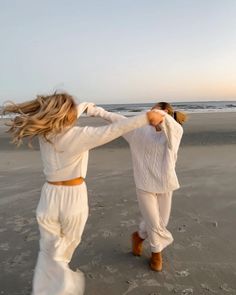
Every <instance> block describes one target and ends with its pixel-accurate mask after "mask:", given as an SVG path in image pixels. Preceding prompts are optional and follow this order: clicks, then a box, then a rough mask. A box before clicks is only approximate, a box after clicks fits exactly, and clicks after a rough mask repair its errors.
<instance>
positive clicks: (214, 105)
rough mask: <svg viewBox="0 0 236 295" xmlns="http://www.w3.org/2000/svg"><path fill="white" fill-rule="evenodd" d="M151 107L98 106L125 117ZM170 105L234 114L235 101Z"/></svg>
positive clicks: (184, 110)
mask: <svg viewBox="0 0 236 295" xmlns="http://www.w3.org/2000/svg"><path fill="white" fill-rule="evenodd" d="M153 105H154V103H132V104H98V106H101V107H103V108H104V109H106V110H107V111H110V112H116V113H120V114H122V115H125V116H134V115H135V114H137V113H144V112H146V111H147V110H150V108H151V107H152V106H153ZM171 105H172V106H173V107H174V109H175V110H178V111H183V112H186V113H211V112H236V101H206V102H205V101H204V102H173V103H171ZM0 113H1V112H0ZM6 117H8V116H1V114H0V118H6Z"/></svg>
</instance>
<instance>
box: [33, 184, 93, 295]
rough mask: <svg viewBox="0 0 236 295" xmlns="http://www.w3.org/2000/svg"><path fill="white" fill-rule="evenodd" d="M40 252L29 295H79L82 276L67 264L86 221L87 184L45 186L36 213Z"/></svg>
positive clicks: (82, 281)
mask: <svg viewBox="0 0 236 295" xmlns="http://www.w3.org/2000/svg"><path fill="white" fill-rule="evenodd" d="M36 216H37V221H38V224H39V230H40V251H39V255H38V261H37V264H36V268H35V273H34V279H33V291H32V295H82V294H84V285H85V282H84V275H83V273H82V272H80V271H76V272H74V271H72V270H71V269H70V268H69V266H68V263H69V262H70V260H71V258H72V255H73V253H74V251H75V249H76V247H77V246H78V244H79V243H80V241H81V236H82V233H83V230H84V226H85V223H86V221H87V217H88V198H87V188H86V184H85V183H82V184H81V185H76V186H57V185H51V184H49V183H45V184H44V186H43V188H42V192H41V198H40V201H39V204H38V207H37V211H36Z"/></svg>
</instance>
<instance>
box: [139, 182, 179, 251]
mask: <svg viewBox="0 0 236 295" xmlns="http://www.w3.org/2000/svg"><path fill="white" fill-rule="evenodd" d="M136 192H137V198H138V203H139V208H140V211H141V214H142V218H143V219H142V221H141V222H140V224H139V231H138V233H139V236H140V237H141V238H142V239H146V238H148V239H149V243H150V246H151V250H152V252H154V253H157V252H161V251H162V250H163V249H164V248H165V247H167V246H168V245H170V244H171V243H172V242H173V237H172V234H171V233H170V232H169V231H168V230H167V228H166V226H167V224H168V221H169V217H170V211H171V203H172V192H168V193H162V194H159V193H150V192H146V191H143V190H140V189H138V188H136Z"/></svg>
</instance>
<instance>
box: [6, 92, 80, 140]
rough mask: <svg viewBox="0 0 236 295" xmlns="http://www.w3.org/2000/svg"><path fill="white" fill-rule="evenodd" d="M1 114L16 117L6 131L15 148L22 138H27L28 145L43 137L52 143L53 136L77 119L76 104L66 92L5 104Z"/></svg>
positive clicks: (8, 124)
mask: <svg viewBox="0 0 236 295" xmlns="http://www.w3.org/2000/svg"><path fill="white" fill-rule="evenodd" d="M3 114H13V115H15V114H16V116H15V117H13V118H12V119H11V121H10V122H8V123H7V124H6V125H7V126H9V127H10V128H9V130H8V132H9V133H11V134H12V136H13V140H12V142H13V143H15V144H16V145H17V146H19V145H20V144H21V143H22V139H23V138H28V139H29V146H31V141H32V139H33V138H34V137H35V136H42V137H44V138H45V140H47V141H48V142H51V141H50V137H51V136H52V135H56V134H59V133H61V132H62V131H63V130H64V129H65V128H66V127H70V126H73V125H74V124H75V122H76V119H77V109H76V103H75V101H74V99H73V97H72V96H71V95H69V94H67V93H54V94H53V95H47V96H44V95H38V96H37V97H36V99H34V100H31V101H27V102H23V103H19V104H15V103H13V102H7V103H5V105H4V106H3Z"/></svg>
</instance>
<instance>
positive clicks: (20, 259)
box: [5, 251, 31, 272]
mask: <svg viewBox="0 0 236 295" xmlns="http://www.w3.org/2000/svg"><path fill="white" fill-rule="evenodd" d="M29 256H31V252H30V251H26V252H22V253H21V254H18V255H16V256H15V257H13V258H10V259H8V260H7V261H6V262H5V266H6V271H8V272H11V271H12V270H13V271H15V267H16V266H18V265H21V264H25V263H27V260H28V259H27V258H28V257H29Z"/></svg>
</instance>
